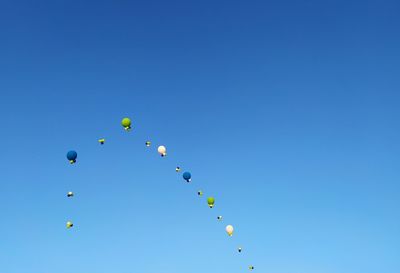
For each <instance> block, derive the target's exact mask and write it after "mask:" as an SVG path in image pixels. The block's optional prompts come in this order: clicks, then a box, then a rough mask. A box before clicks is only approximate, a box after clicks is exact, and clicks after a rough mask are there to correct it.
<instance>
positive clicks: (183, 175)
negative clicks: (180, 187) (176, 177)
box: [182, 172, 192, 182]
mask: <svg viewBox="0 0 400 273" xmlns="http://www.w3.org/2000/svg"><path fill="white" fill-rule="evenodd" d="M182 177H183V179H185V180H186V182H190V181H191V178H192V174H191V173H190V172H184V173H183V174H182Z"/></svg>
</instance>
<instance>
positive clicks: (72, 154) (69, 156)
mask: <svg viewBox="0 0 400 273" xmlns="http://www.w3.org/2000/svg"><path fill="white" fill-rule="evenodd" d="M77 157H78V154H77V152H75V151H69V152H68V153H67V159H68V160H69V161H75V160H76V158H77Z"/></svg>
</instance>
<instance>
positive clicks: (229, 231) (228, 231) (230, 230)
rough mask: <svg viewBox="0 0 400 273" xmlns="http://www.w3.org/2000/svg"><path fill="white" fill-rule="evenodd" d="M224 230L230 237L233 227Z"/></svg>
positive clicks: (228, 226) (229, 226)
mask: <svg viewBox="0 0 400 273" xmlns="http://www.w3.org/2000/svg"><path fill="white" fill-rule="evenodd" d="M225 230H226V232H227V233H228V235H229V236H232V234H233V226H231V225H227V226H226V228H225Z"/></svg>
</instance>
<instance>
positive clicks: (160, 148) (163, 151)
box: [157, 145, 167, 157]
mask: <svg viewBox="0 0 400 273" xmlns="http://www.w3.org/2000/svg"><path fill="white" fill-rule="evenodd" d="M157 151H158V153H159V154H160V155H161V156H162V157H164V156H166V155H167V148H165V146H162V145H161V146H158V149H157Z"/></svg>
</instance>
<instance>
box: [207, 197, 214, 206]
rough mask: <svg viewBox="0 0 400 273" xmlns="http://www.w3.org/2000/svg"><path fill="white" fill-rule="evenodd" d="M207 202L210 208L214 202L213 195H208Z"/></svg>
mask: <svg viewBox="0 0 400 273" xmlns="http://www.w3.org/2000/svg"><path fill="white" fill-rule="evenodd" d="M207 203H208V205H209V206H210V208H212V207H213V206H214V203H215V199H214V197H208V198H207Z"/></svg>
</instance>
